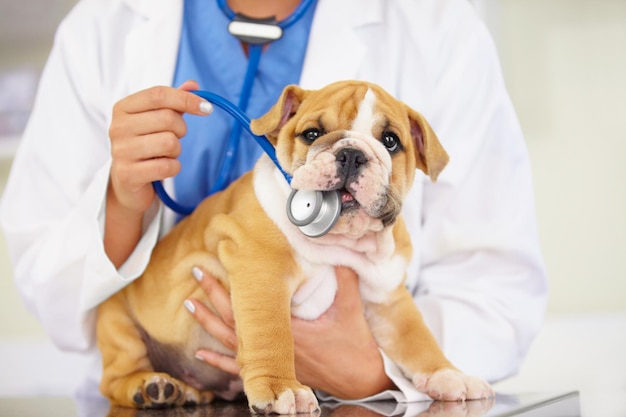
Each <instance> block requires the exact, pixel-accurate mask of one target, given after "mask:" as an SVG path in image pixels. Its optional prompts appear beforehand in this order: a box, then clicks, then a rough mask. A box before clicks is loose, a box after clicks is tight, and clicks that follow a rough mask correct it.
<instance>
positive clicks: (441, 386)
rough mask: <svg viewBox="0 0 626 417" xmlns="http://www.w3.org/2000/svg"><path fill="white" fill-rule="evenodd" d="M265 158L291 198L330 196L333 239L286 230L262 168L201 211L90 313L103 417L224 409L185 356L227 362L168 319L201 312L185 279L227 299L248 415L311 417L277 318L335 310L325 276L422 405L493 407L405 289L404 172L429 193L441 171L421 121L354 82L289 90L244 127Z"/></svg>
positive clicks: (220, 380)
mask: <svg viewBox="0 0 626 417" xmlns="http://www.w3.org/2000/svg"><path fill="white" fill-rule="evenodd" d="M251 126H252V129H253V130H254V131H255V133H257V134H260V135H261V134H262V135H266V136H267V137H268V139H269V140H270V141H271V142H272V144H273V145H274V146H275V148H276V151H277V157H278V160H279V161H280V164H281V166H282V167H283V169H285V170H286V171H287V172H288V173H290V174H291V175H292V176H293V181H292V184H291V186H292V187H293V188H295V189H314V190H335V189H339V190H341V192H342V213H341V216H340V218H339V220H338V222H337V224H336V225H335V226H334V227H333V229H332V230H331V231H330V232H329V233H328V234H327V235H325V236H323V237H319V238H311V237H307V236H305V235H304V234H302V233H301V231H300V230H299V229H298V228H297V227H296V226H294V225H293V224H291V223H290V221H289V220H288V217H287V215H286V208H285V207H286V202H287V199H288V195H289V193H290V191H291V187H290V186H289V185H288V184H287V182H286V181H285V179H284V178H283V176H282V174H280V172H279V171H278V170H277V168H276V167H275V166H274V165H273V163H272V162H271V161H270V160H269V158H268V157H266V156H264V157H262V158H261V159H260V160H259V162H258V163H257V164H256V166H255V168H254V169H253V170H252V171H251V172H249V173H248V174H246V175H244V176H243V177H242V178H241V179H239V180H237V181H236V182H234V183H233V184H232V185H231V186H230V187H229V188H227V189H226V190H225V191H223V192H221V193H218V194H215V195H213V196H211V197H209V198H207V199H206V200H205V201H204V202H203V203H202V204H201V205H200V206H199V207H198V208H197V209H196V210H195V211H194V212H193V213H192V214H191V215H190V216H188V217H187V218H185V219H184V220H182V221H181V222H180V223H179V224H178V225H177V226H176V227H175V228H174V229H173V230H172V231H171V232H170V233H169V234H168V235H167V236H165V237H164V238H163V239H162V240H161V241H160V242H159V243H158V245H157V246H156V248H155V249H154V252H153V254H152V258H151V261H150V264H149V265H148V267H147V269H146V271H145V273H144V274H143V275H142V276H141V277H140V278H139V279H137V280H136V281H134V282H133V283H131V284H130V285H128V286H127V287H126V288H125V289H123V290H121V291H120V292H118V293H117V294H115V295H114V296H112V297H111V298H110V299H108V300H107V301H105V302H104V303H103V304H102V305H101V306H100V307H99V310H98V324H97V331H98V344H99V348H100V350H101V352H102V356H103V365H104V371H103V378H102V382H101V391H102V393H103V394H104V395H105V396H107V397H108V398H109V399H110V400H111V402H112V403H114V404H118V405H125V406H130V407H138V408H143V407H163V406H172V405H185V404H196V403H206V402H210V401H211V400H212V399H213V397H214V396H216V395H217V396H221V397H226V398H229V397H230V396H232V392H233V389H234V388H236V386H237V381H238V379H236V378H233V377H232V376H230V375H227V374H225V373H223V372H221V371H218V370H216V369H213V368H212V367H210V366H208V365H206V364H204V363H202V362H200V361H198V360H197V359H195V358H194V354H195V352H196V350H197V349H199V348H209V349H214V350H217V351H219V352H222V353H232V352H230V351H229V350H228V349H227V348H225V347H224V346H222V345H221V344H220V343H219V342H217V341H216V340H215V339H213V338H212V337H211V336H209V335H208V334H207V333H206V332H205V331H204V330H203V329H202V328H201V326H200V325H199V324H198V323H197V322H196V321H195V320H194V319H193V317H192V316H191V315H190V314H188V312H186V311H185V310H184V309H183V308H181V306H182V304H183V301H184V300H186V299H188V298H191V297H194V298H197V299H199V300H202V301H204V302H205V303H207V304H208V299H207V297H206V295H205V294H204V292H203V290H202V289H201V288H200V287H199V286H198V285H197V282H196V281H195V280H194V279H193V278H192V277H191V270H192V268H193V267H194V266H199V267H202V268H204V269H205V270H206V271H207V272H209V273H210V274H211V275H213V276H214V277H216V278H217V279H218V280H219V281H220V282H221V283H222V285H223V286H224V287H225V288H226V289H228V290H229V292H230V294H231V300H232V306H233V313H234V318H235V322H236V332H237V338H238V349H237V361H238V363H239V364H240V366H241V380H242V381H243V389H244V392H245V394H246V396H247V398H248V402H249V405H250V407H251V409H252V410H253V411H254V412H256V413H261V414H266V413H278V414H294V413H296V412H298V413H300V412H307V413H308V412H314V411H316V410H318V409H319V406H318V403H317V400H316V398H315V396H314V394H313V392H312V391H311V389H310V388H309V387H306V386H304V385H302V384H300V383H299V382H298V381H297V379H296V376H295V365H294V352H293V349H294V348H293V338H292V334H291V329H290V317H291V315H292V314H293V315H296V316H299V317H302V318H305V319H315V318H316V317H318V316H319V315H320V314H322V313H323V312H324V311H325V310H326V309H327V308H328V307H329V306H330V305H331V304H332V302H333V299H334V295H335V291H336V288H337V284H336V279H335V275H334V266H335V265H344V266H348V267H350V268H352V269H353V270H354V271H356V272H357V274H358V275H359V288H360V294H361V297H362V299H363V303H364V314H365V317H366V318H367V321H368V323H369V325H370V328H371V331H372V333H373V335H374V337H375V338H376V341H377V342H378V344H379V346H380V348H381V349H382V350H383V351H384V352H385V353H386V354H387V355H388V356H389V357H390V358H391V359H392V360H393V361H394V362H395V363H397V364H398V365H399V367H400V368H401V369H402V371H403V372H404V373H405V374H406V376H407V377H408V378H410V379H411V380H412V381H413V384H414V385H415V387H416V388H417V389H418V390H420V391H422V392H424V393H426V394H429V395H430V396H432V397H433V398H436V399H443V400H449V401H457V400H461V401H462V400H466V399H478V398H485V397H489V396H492V395H493V391H492V390H491V388H490V387H489V385H488V384H487V383H485V382H483V381H482V380H480V379H478V378H474V377H470V376H466V375H464V374H463V373H461V372H460V371H459V370H457V369H456V368H455V367H454V366H453V365H452V364H451V363H450V362H449V361H448V360H447V359H446V358H445V356H444V355H443V353H442V352H441V349H440V348H439V346H438V345H437V342H436V341H435V339H434V337H433V336H432V334H431V333H430V331H429V330H428V328H427V327H426V325H425V323H424V321H423V320H422V317H421V315H420V313H419V311H418V309H417V308H416V306H415V303H414V301H413V299H412V297H411V294H410V293H409V291H408V290H407V289H406V288H405V286H404V280H405V274H406V269H407V265H408V263H409V260H410V258H411V254H412V248H411V242H410V237H409V234H408V232H407V230H406V228H405V225H404V221H403V219H402V216H401V215H400V211H401V208H402V202H403V199H404V198H405V196H406V195H407V193H408V191H409V189H410V188H411V185H412V183H413V180H414V177H415V172H416V169H420V170H422V171H423V172H424V173H425V174H426V175H428V176H430V177H431V179H432V180H433V181H434V180H435V179H436V178H437V175H438V174H439V172H440V171H441V170H442V169H443V168H444V166H445V165H446V164H447V162H448V156H447V154H446V152H445V150H444V149H443V148H442V146H441V144H440V143H439V141H438V139H437V137H436V135H435V133H434V132H433V130H432V129H431V127H430V126H429V125H428V123H427V122H426V120H425V119H424V118H423V117H422V116H421V115H420V114H419V113H417V112H416V111H414V110H412V109H410V108H409V107H408V106H406V105H405V104H404V103H401V102H399V101H397V100H395V99H394V98H393V97H391V96H390V95H389V94H388V93H386V92H385V91H384V90H383V89H382V88H380V87H378V86H376V85H374V84H370V83H365V82H357V81H343V82H339V83H335V84H331V85H329V86H327V87H325V88H322V89H320V90H303V89H301V88H299V87H297V86H293V85H292V86H288V87H286V88H285V90H284V91H283V93H282V95H281V97H280V99H279V100H278V102H277V103H276V104H275V106H274V107H273V108H272V109H271V110H270V111H269V112H268V113H267V114H265V115H264V116H262V117H260V118H259V119H256V120H254V121H253V122H252V125H251Z"/></svg>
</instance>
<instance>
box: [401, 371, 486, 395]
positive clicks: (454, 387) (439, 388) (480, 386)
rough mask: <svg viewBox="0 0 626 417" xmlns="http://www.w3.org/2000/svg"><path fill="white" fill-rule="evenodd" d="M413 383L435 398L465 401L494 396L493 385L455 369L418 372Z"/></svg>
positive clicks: (419, 389)
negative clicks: (428, 372) (425, 372)
mask: <svg viewBox="0 0 626 417" xmlns="http://www.w3.org/2000/svg"><path fill="white" fill-rule="evenodd" d="M413 385H414V386H415V388H417V390H418V391H421V392H423V393H425V394H427V395H428V396H429V397H431V398H433V399H435V400H443V401H465V400H480V399H483V398H492V397H493V396H494V392H493V389H492V388H491V386H490V385H489V384H488V383H487V382H485V381H483V380H482V379H480V378H476V377H473V376H468V375H465V374H464V373H462V372H460V371H457V370H455V369H440V370H438V371H436V372H434V373H432V374H417V375H415V376H414V377H413Z"/></svg>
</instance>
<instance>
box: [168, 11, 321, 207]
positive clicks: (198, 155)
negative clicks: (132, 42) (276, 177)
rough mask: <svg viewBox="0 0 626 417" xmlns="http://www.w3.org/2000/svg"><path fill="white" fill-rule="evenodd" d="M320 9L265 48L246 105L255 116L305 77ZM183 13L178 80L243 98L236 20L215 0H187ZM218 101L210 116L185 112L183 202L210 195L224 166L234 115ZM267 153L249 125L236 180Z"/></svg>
mask: <svg viewBox="0 0 626 417" xmlns="http://www.w3.org/2000/svg"><path fill="white" fill-rule="evenodd" d="M314 10H315V4H313V5H312V6H311V7H310V8H309V9H308V10H307V12H306V13H305V15H304V16H303V17H302V18H301V19H299V20H298V21H297V22H296V23H294V24H293V25H292V26H290V27H289V28H287V29H286V30H285V31H284V33H283V37H282V38H281V39H279V40H277V41H274V42H272V43H271V44H269V45H268V46H267V48H266V49H265V50H264V51H263V54H262V56H261V61H260V64H259V70H258V72H257V74H256V78H255V80H254V84H253V87H252V94H251V96H250V102H249V105H248V109H247V111H246V113H247V114H248V116H249V117H250V118H251V119H254V118H256V117H259V116H261V115H263V114H264V113H266V112H267V111H268V110H269V109H270V108H271V107H272V105H273V104H274V103H275V102H276V101H277V100H278V98H279V96H280V93H281V92H282V90H283V88H284V87H285V86H286V85H288V84H297V83H298V82H299V81H300V74H301V72H302V65H303V62H304V55H305V51H306V45H307V42H308V38H309V32H310V27H311V22H312V21H313V14H314ZM183 19H184V20H183V27H182V33H181V40H180V47H179V52H178V61H177V66H176V73H175V76H174V86H179V85H181V84H182V83H183V82H184V81H186V80H196V81H198V83H199V84H200V89H201V90H206V91H210V92H212V93H215V94H218V95H220V96H222V97H224V98H226V99H228V100H229V101H231V102H233V103H235V104H236V103H238V102H239V96H240V92H241V87H242V85H243V80H244V77H245V73H246V69H247V66H248V58H247V56H246V55H245V52H244V50H243V48H242V45H241V43H240V41H239V40H238V39H237V38H235V37H234V36H232V35H231V34H230V33H228V29H227V26H228V24H229V23H230V20H229V19H228V18H227V17H226V16H225V14H224V12H223V11H222V10H221V9H220V8H219V6H218V5H217V1H215V0H212V1H206V0H185V6H184V17H183ZM214 107H215V111H214V112H213V113H212V114H211V115H210V116H194V115H189V114H185V115H184V118H185V122H186V123H187V135H186V136H185V137H184V138H182V139H181V140H182V142H181V143H182V153H181V155H180V157H179V160H180V161H181V165H182V168H181V171H180V173H179V174H178V175H177V176H176V177H175V178H174V186H175V193H176V200H177V201H178V202H179V203H180V204H182V205H183V206H196V205H197V204H199V203H200V201H202V200H203V199H204V198H205V197H207V196H208V194H209V191H210V190H211V188H212V186H213V184H214V183H215V181H216V178H217V177H218V175H219V172H220V168H221V166H222V163H221V161H222V159H223V155H224V153H225V151H226V147H227V142H228V137H229V135H230V131H231V128H232V125H233V121H234V119H233V118H232V117H231V116H229V115H228V114H227V113H226V112H225V111H223V110H222V109H220V108H219V107H217V106H214ZM261 153H262V150H261V147H260V146H259V145H258V144H257V143H256V141H255V140H254V139H253V138H252V137H251V136H250V135H249V134H248V133H247V132H245V131H243V133H242V138H241V141H240V145H239V151H238V153H237V155H236V158H235V161H234V164H233V170H232V172H231V176H230V182H232V181H234V180H235V179H237V178H239V177H240V176H241V175H242V174H243V173H244V172H246V171H248V170H250V169H251V168H252V167H253V165H254V163H255V162H256V160H257V159H258V158H259V156H260V155H261Z"/></svg>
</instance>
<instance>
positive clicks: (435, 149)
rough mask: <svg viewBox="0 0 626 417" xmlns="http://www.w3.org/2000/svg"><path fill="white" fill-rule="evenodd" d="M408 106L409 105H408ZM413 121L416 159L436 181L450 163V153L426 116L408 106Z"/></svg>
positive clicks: (419, 166) (420, 166)
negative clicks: (442, 144)
mask: <svg viewBox="0 0 626 417" xmlns="http://www.w3.org/2000/svg"><path fill="white" fill-rule="evenodd" d="M407 108H408V107H407ZM408 111H409V120H410V122H411V136H412V137H413V140H414V142H415V160H416V161H417V167H418V168H419V169H421V170H422V171H423V172H424V173H425V174H426V175H428V176H429V177H430V179H431V180H432V181H433V182H434V181H436V180H437V177H438V176H439V173H440V172H441V171H442V170H443V169H444V168H445V166H446V165H447V164H448V160H449V159H450V158H449V157H448V153H447V152H446V150H445V149H443V146H441V143H440V142H439V139H438V138H437V135H436V134H435V132H434V131H433V128H432V127H430V124H428V122H427V121H426V119H425V118H424V116H422V115H421V114H420V113H418V112H416V111H415V110H412V109H411V108H408Z"/></svg>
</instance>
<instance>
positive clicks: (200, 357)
mask: <svg viewBox="0 0 626 417" xmlns="http://www.w3.org/2000/svg"><path fill="white" fill-rule="evenodd" d="M194 356H195V358H196V359H198V360H199V361H202V362H204V358H203V357H202V356H200V354H199V353H196V354H195V355H194Z"/></svg>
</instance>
